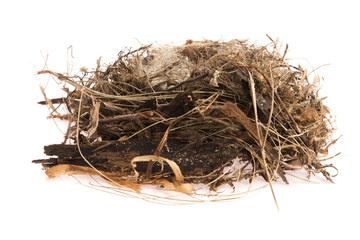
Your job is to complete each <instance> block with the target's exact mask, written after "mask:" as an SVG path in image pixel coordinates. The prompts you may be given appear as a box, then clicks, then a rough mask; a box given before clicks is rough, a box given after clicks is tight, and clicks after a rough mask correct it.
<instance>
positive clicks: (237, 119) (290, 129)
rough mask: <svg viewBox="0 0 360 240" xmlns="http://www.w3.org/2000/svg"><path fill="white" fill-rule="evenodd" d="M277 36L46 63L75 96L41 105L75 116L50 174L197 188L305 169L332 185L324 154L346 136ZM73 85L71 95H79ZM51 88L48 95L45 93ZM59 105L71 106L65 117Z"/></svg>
mask: <svg viewBox="0 0 360 240" xmlns="http://www.w3.org/2000/svg"><path fill="white" fill-rule="evenodd" d="M286 52H287V47H286V48H285V50H280V48H279V47H278V44H277V42H275V41H271V42H270V44H269V45H266V46H257V45H255V44H249V43H248V42H247V41H241V40H232V41H229V42H219V41H200V42H195V41H191V40H188V41H187V42H186V44H184V45H181V46H174V45H160V46H153V45H148V46H142V47H141V48H139V49H136V50H133V51H127V52H120V53H119V55H118V59H117V60H116V61H115V62H114V63H112V64H110V65H108V66H105V67H104V66H102V65H101V64H100V59H99V60H98V62H97V67H96V69H95V70H93V71H90V70H88V69H85V68H84V69H82V71H81V72H80V73H79V74H78V75H67V74H60V73H56V72H53V71H50V70H42V71H40V72H39V74H51V75H53V76H55V77H56V78H57V79H58V80H60V81H61V82H63V83H64V84H65V86H67V87H64V88H63V90H64V91H65V92H66V95H67V96H66V97H65V98H57V99H48V98H46V95H45V92H43V93H44V96H45V101H42V102H40V104H46V105H48V106H49V108H50V109H51V115H50V117H51V118H60V119H66V120H68V121H69V128H68V130H67V132H66V134H65V139H64V142H63V143H61V144H54V145H49V146H45V147H44V149H45V154H46V155H48V156H49V158H48V159H40V160H34V162H35V163H42V164H43V166H44V167H45V169H46V173H47V175H48V176H49V177H51V178H52V177H56V176H58V175H64V174H67V175H69V174H85V175H100V176H102V177H103V178H105V179H106V180H107V181H108V182H109V183H111V184H113V185H119V186H125V187H128V188H131V189H133V190H136V191H140V186H141V185H142V184H148V183H152V184H158V185H163V186H165V187H166V188H167V189H171V190H177V191H182V192H191V191H192V185H191V184H192V183H204V184H208V185H209V186H210V187H211V188H212V189H214V190H216V189H217V188H218V187H219V186H220V185H222V184H230V185H232V183H233V182H236V181H241V180H243V179H248V180H250V181H251V180H252V179H253V178H254V177H256V176H261V177H262V178H264V179H265V180H266V181H269V182H270V183H271V181H274V180H277V179H278V178H280V179H282V181H284V182H286V183H288V182H287V179H286V173H287V172H288V171H293V170H297V169H305V170H306V171H307V172H308V174H309V177H310V175H312V174H315V173H322V175H323V176H324V177H325V178H326V179H328V180H329V181H332V179H331V176H330V174H329V173H328V171H327V170H326V169H327V168H328V167H333V166H332V165H331V164H328V165H324V164H323V163H322V160H321V157H323V156H325V155H326V154H327V153H328V148H329V147H330V146H331V145H332V144H334V143H335V142H336V140H333V139H332V133H333V131H334V128H333V127H332V125H331V123H332V122H331V121H332V119H331V115H330V112H329V110H328V108H327V107H326V106H324V105H323V103H322V101H323V99H322V98H319V96H318V90H319V88H318V82H317V81H318V78H316V77H315V78H314V81H310V80H309V78H308V72H307V71H306V70H305V69H303V68H301V67H300V66H292V65H291V64H290V63H288V62H287V61H286V59H285V55H286ZM70 89H71V90H70ZM43 91H44V90H43ZM58 106H66V109H67V112H66V113H61V112H59V110H58Z"/></svg>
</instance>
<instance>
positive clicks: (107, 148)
mask: <svg viewBox="0 0 360 240" xmlns="http://www.w3.org/2000/svg"><path fill="white" fill-rule="evenodd" d="M159 141H160V140H157V141H148V140H142V139H139V140H131V141H130V140H129V141H125V142H118V141H116V142H106V143H105V142H100V143H93V144H81V145H80V149H81V152H82V154H83V155H84V156H85V158H86V159H87V160H88V161H89V162H90V163H91V164H92V165H94V166H95V167H96V168H98V169H99V170H102V171H109V172H124V171H129V172H131V171H132V166H131V160H132V159H133V158H134V157H136V156H142V155H153V154H154V151H155V149H156V148H157V146H158V143H159ZM44 150H45V154H46V155H48V156H52V157H51V158H50V160H49V159H44V160H34V162H35V163H43V165H44V166H45V167H50V166H54V165H57V164H72V165H79V166H87V164H86V162H85V161H84V160H83V159H82V157H81V155H80V153H79V151H78V147H77V146H76V145H61V144H54V145H49V146H45V147H44ZM241 150H242V149H241V147H240V146H238V145H237V144H236V140H234V139H219V140H213V141H211V142H207V143H203V144H202V145H201V146H198V145H193V144H189V143H186V142H183V141H181V140H178V139H169V140H168V141H167V145H166V147H164V149H163V151H162V152H161V156H162V157H164V158H167V159H170V160H172V161H174V162H175V163H176V164H177V165H178V166H179V167H180V169H181V171H182V174H183V175H184V176H202V175H206V174H209V173H211V172H212V171H214V170H215V169H219V168H221V167H222V166H223V165H224V164H225V163H226V162H228V161H231V160H232V159H234V158H236V157H237V156H242V153H241ZM54 156H56V157H57V158H54ZM54 159H56V161H55V160H54ZM147 164H148V163H147V162H144V163H137V167H136V170H137V171H138V172H140V173H146V170H147ZM161 167H162V166H161V164H159V163H158V162H154V164H153V169H152V173H153V174H154V173H160V172H161ZM163 172H165V173H167V172H168V173H171V172H172V170H171V168H170V167H169V166H168V165H167V164H166V163H165V164H164V170H163Z"/></svg>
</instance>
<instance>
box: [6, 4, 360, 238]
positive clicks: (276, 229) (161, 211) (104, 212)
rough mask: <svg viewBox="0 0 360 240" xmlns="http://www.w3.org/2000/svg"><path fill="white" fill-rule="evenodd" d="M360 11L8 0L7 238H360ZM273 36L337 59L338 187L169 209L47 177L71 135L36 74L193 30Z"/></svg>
mask: <svg viewBox="0 0 360 240" xmlns="http://www.w3.org/2000/svg"><path fill="white" fill-rule="evenodd" d="M359 20H360V18H359V13H358V6H357V4H356V1H346V0H343V1H314V0H312V1H305V0H303V1H226V0H222V1H185V0H184V1H176V2H175V1H163V2H162V1H155V0H152V1H144V2H141V1H135V0H133V1H84V2H80V1H58V2H55V1H43V2H41V1H11V3H10V1H8V2H7V3H6V2H1V3H0V31H1V32H0V34H1V35H0V36H1V37H0V69H1V73H0V78H1V82H0V87H1V93H0V97H1V101H0V104H1V105H0V106H1V115H0V116H1V120H0V121H1V124H0V128H1V145H0V146H1V148H0V149H1V150H0V154H1V155H0V156H1V157H0V167H1V174H0V186H1V197H0V220H1V223H0V238H1V239H25V238H26V239H29V238H31V239H130V238H132V239H140V238H142V239H220V238H221V239H230V238H238V239H241V238H254V239H257V238H271V239H358V238H359V232H358V227H359V221H358V218H359V214H360V211H359V200H360V198H359V180H358V179H359V178H358V174H359V172H358V171H359V169H360V168H359V167H360V165H359V154H358V151H357V149H358V148H359V146H358V144H359V141H358V135H359V132H360V131H359V122H358V119H359V113H358V112H359V94H358V91H359V81H360V79H359V64H360V62H359V56H360V51H359V44H360V37H359V28H358V23H359V22H360V21H359ZM265 34H269V35H270V36H272V37H273V38H274V39H275V38H279V39H281V40H282V41H283V42H284V43H288V44H289V46H290V53H289V55H288V57H291V58H293V59H294V61H297V60H298V61H299V62H301V63H305V64H307V62H309V63H310V64H311V65H312V66H313V67H318V66H321V65H323V64H328V63H330V65H327V66H325V67H322V68H321V69H320V70H319V71H318V73H319V74H320V75H321V76H322V77H324V79H325V81H324V82H323V89H322V95H327V96H329V98H328V100H327V101H326V104H327V105H328V106H329V107H330V108H331V110H332V112H333V114H334V115H336V116H337V125H338V128H339V131H340V133H341V134H342V135H343V138H342V139H341V141H340V142H339V143H338V144H337V146H336V147H335V148H334V149H333V150H332V153H336V152H339V151H341V152H342V155H341V156H339V157H337V158H336V159H335V160H333V161H332V162H333V163H334V164H335V166H337V167H338V169H339V171H340V172H339V176H338V177H336V178H335V179H334V180H335V184H330V183H327V182H325V181H323V180H322V178H321V177H319V178H314V180H315V181H318V182H320V184H309V183H305V182H303V181H300V180H294V181H293V182H292V184H290V185H288V186H287V185H285V184H283V183H281V182H279V183H275V184H274V188H275V193H276V196H277V198H278V202H279V206H280V212H278V211H277V210H276V207H275V205H274V202H273V200H272V196H271V192H270V189H269V188H266V189H264V190H262V191H260V192H258V193H257V194H255V195H254V196H252V197H249V198H246V199H241V200H237V201H234V202H227V203H204V204H197V205H190V206H163V205H156V204H152V203H147V202H144V201H142V200H137V199H128V198H124V197H119V196H115V195H110V194H105V193H102V192H99V191H95V190H91V189H88V188H85V187H84V186H81V185H79V184H77V183H76V182H75V181H74V180H73V179H72V178H70V177H69V178H61V179H60V180H55V181H49V180H48V179H47V178H46V177H45V175H44V174H43V171H42V170H41V167H40V166H37V165H34V164H31V160H33V159H38V158H42V157H44V156H43V153H42V152H43V146H44V145H48V144H52V143H59V142H61V141H62V134H61V133H60V132H59V130H58V129H57V128H56V126H55V124H54V122H53V121H51V120H47V119H46V116H47V115H48V111H47V109H46V107H43V106H39V105H37V104H36V102H37V101H39V100H42V99H43V97H42V95H41V93H40V90H39V85H40V84H41V85H45V84H46V82H47V80H48V78H41V77H38V76H36V72H37V71H38V70H41V69H42V68H43V67H44V59H43V58H44V57H46V56H47V55H48V60H47V65H48V67H49V69H51V70H54V71H57V72H66V71H67V64H66V63H67V55H66V53H67V51H66V50H67V48H68V47H69V46H70V45H72V46H73V55H74V59H70V60H71V61H72V62H73V64H74V68H75V72H76V69H79V68H80V67H82V66H87V67H94V66H95V63H96V59H97V58H98V57H100V56H102V57H103V59H104V61H103V62H105V63H106V62H110V61H112V60H114V59H115V58H116V55H117V53H118V51H119V50H121V49H122V48H123V47H126V46H133V47H139V46H140V45H141V44H148V43H152V42H155V41H157V42H159V43H169V42H174V41H175V42H176V41H184V40H186V39H193V40H202V39H204V38H205V39H211V40H221V39H223V40H231V39H233V38H239V39H250V41H251V42H254V41H257V42H259V43H266V42H267V41H268V39H267V38H266V36H265Z"/></svg>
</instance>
